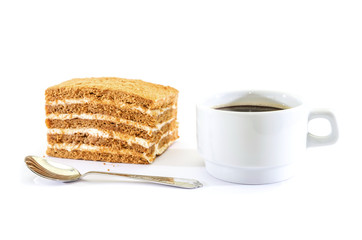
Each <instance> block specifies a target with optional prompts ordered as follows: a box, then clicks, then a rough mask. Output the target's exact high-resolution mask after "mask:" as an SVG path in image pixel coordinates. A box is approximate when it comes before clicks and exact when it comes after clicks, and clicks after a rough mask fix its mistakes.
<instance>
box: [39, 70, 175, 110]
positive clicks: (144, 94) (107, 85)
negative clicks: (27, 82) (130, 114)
mask: <svg viewBox="0 0 362 240" xmlns="http://www.w3.org/2000/svg"><path fill="white" fill-rule="evenodd" d="M45 95H46V96H45V99H46V101H55V100H57V99H74V98H77V99H80V98H87V99H92V100H104V99H106V100H110V101H114V102H123V103H127V104H130V105H135V106H141V107H144V108H148V109H157V108H163V107H167V106H169V105H172V103H173V102H176V100H177V95H178V91H177V90H176V89H174V88H172V87H169V86H162V85H159V84H154V83H149V82H144V81H142V80H135V79H124V78H110V77H103V78H84V79H72V80H69V81H65V82H63V83H60V84H58V85H55V86H52V87H49V88H48V89H47V90H46V92H45Z"/></svg>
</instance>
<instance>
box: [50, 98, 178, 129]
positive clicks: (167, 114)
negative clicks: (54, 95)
mask: <svg viewBox="0 0 362 240" xmlns="http://www.w3.org/2000/svg"><path fill="white" fill-rule="evenodd" d="M165 109H167V110H164V111H163V112H162V113H160V114H159V115H156V116H152V115H149V114H146V113H142V112H140V111H139V110H136V109H132V108H119V107H117V106H116V105H109V104H90V103H85V104H58V105H46V107H45V110H46V114H47V115H50V114H53V113H54V114H72V115H74V114H78V115H80V114H97V115H105V116H109V117H113V118H116V119H123V120H122V121H124V120H130V121H133V122H138V123H142V124H144V125H147V126H149V127H156V125H157V124H160V123H162V122H165V121H168V120H170V119H171V118H175V117H176V115H177V110H176V108H172V107H169V108H165ZM116 121H117V120H116ZM119 121H121V120H119Z"/></svg>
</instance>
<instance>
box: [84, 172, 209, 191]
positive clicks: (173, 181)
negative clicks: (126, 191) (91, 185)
mask: <svg viewBox="0 0 362 240" xmlns="http://www.w3.org/2000/svg"><path fill="white" fill-rule="evenodd" d="M88 174H104V175H114V176H120V177H125V178H131V179H137V180H140V181H144V182H150V183H157V184H163V185H168V186H173V187H179V188H189V189H192V188H199V187H202V186H203V185H202V183H201V182H199V181H197V180H195V179H187V178H174V177H161V176H147V175H138V174H126V173H113V172H99V171H90V172H87V173H85V174H83V175H82V177H84V176H85V175H88Z"/></svg>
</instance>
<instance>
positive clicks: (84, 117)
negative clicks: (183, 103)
mask: <svg viewBox="0 0 362 240" xmlns="http://www.w3.org/2000/svg"><path fill="white" fill-rule="evenodd" d="M177 97H178V91H177V90H176V89H174V88H172V87H168V86H167V87H166V86H162V85H158V84H153V83H148V82H144V81H141V80H133V79H123V78H84V79H72V80H69V81H66V82H63V83H61V84H58V85H55V86H53V87H50V88H48V89H47V90H46V91H45V100H46V107H45V109H46V125H47V127H48V135H47V138H48V148H47V154H48V155H49V156H53V157H60V158H72V159H85V160H97V161H98V160H99V161H106V162H119V163H139V164H148V163H152V162H153V161H154V160H155V157H156V156H157V155H160V154H162V153H163V152H164V151H165V150H166V149H167V148H168V147H169V146H170V145H171V144H172V143H173V142H174V141H175V140H176V139H177V138H178V123H177V121H176V118H177Z"/></svg>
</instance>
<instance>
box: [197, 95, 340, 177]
mask: <svg viewBox="0 0 362 240" xmlns="http://www.w3.org/2000/svg"><path fill="white" fill-rule="evenodd" d="M250 104H251V105H267V106H274V105H277V106H281V105H282V106H286V107H288V108H287V109H284V110H279V111H267V112H233V111H226V110H217V109H215V108H216V107H222V106H233V105H250ZM196 113H197V144H198V151H199V153H200V154H201V156H202V157H203V159H204V161H205V167H206V170H207V171H208V172H209V174H211V175H212V176H214V177H216V178H218V179H221V180H224V181H229V182H234V183H242V184H266V183H274V182H279V181H283V180H286V179H288V178H290V177H292V176H293V172H294V171H293V170H294V169H293V167H294V165H295V163H296V162H297V161H298V160H300V159H301V158H303V156H304V153H305V150H306V148H307V147H314V146H324V145H330V144H333V143H335V142H336V141H337V139H338V128H337V123H336V120H335V117H334V115H333V113H332V112H330V111H328V110H313V111H310V110H308V108H307V107H306V106H305V104H304V103H303V102H302V101H301V100H300V99H299V98H297V97H294V96H292V95H289V94H287V93H282V92H275V91H235V92H227V93H221V94H217V95H214V96H212V97H210V98H208V99H206V100H205V101H203V102H201V103H200V104H198V105H197V107H196ZM314 118H323V119H326V120H328V121H329V123H330V126H331V132H330V134H329V135H327V136H315V135H313V134H311V133H309V132H308V123H309V121H310V120H312V119H314Z"/></svg>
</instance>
